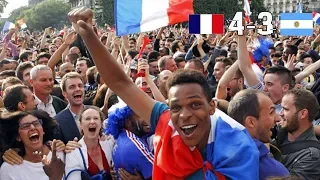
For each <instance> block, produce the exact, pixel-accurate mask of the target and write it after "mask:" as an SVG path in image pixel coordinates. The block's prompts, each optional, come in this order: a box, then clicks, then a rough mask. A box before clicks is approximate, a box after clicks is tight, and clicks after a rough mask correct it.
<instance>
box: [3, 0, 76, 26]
mask: <svg viewBox="0 0 320 180" xmlns="http://www.w3.org/2000/svg"><path fill="white" fill-rule="evenodd" d="M70 10H71V7H70V4H68V3H65V2H64V1H63V0H45V1H42V2H40V3H38V4H36V5H34V6H31V7H23V8H22V9H21V10H20V11H17V12H14V14H12V13H11V15H10V17H9V19H10V20H14V19H15V20H16V19H17V18H18V19H20V18H23V19H24V21H25V23H26V24H27V26H28V28H29V29H31V30H36V29H37V30H43V29H45V28H46V27H59V28H61V27H62V26H63V24H66V23H67V22H69V21H68V17H67V14H68V12H69V11H70ZM18 12H20V14H19V13H18ZM13 22H14V21H13Z"/></svg>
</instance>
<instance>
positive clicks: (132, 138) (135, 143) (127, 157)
mask: <svg viewBox="0 0 320 180" xmlns="http://www.w3.org/2000/svg"><path fill="white" fill-rule="evenodd" d="M112 158H113V162H114V168H115V170H116V173H117V176H118V179H120V178H119V174H118V169H119V168H122V169H124V170H126V171H127V172H129V173H130V174H135V172H134V169H136V170H137V171H139V172H140V173H141V174H142V175H143V177H144V179H148V178H150V177H151V176H152V166H153V160H154V156H153V154H152V153H151V152H150V150H149V149H148V145H147V144H145V143H144V141H143V140H142V139H140V138H139V137H137V136H136V135H135V134H133V133H132V132H130V131H127V130H122V131H121V133H120V134H119V137H118V139H117V141H116V145H115V147H114V150H113V154H112Z"/></svg>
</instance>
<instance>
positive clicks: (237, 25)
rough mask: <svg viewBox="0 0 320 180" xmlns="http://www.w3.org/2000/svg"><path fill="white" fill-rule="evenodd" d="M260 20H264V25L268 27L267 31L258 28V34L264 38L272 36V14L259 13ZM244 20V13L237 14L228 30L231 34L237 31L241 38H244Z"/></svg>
mask: <svg viewBox="0 0 320 180" xmlns="http://www.w3.org/2000/svg"><path fill="white" fill-rule="evenodd" d="M258 19H262V20H263V24H262V25H263V26H265V27H266V28H265V29H263V28H257V30H258V34H260V35H263V36H266V35H270V34H272V33H273V25H272V14H271V13H270V12H261V13H259V16H258ZM242 20H243V16H242V12H237V13H236V14H235V15H234V17H233V20H232V21H231V23H230V25H229V28H228V30H229V31H230V32H235V31H236V32H238V35H239V36H242V35H243V31H244V28H245V27H244V26H243V24H242ZM247 27H249V26H247ZM247 27H246V28H247ZM248 29H251V28H248Z"/></svg>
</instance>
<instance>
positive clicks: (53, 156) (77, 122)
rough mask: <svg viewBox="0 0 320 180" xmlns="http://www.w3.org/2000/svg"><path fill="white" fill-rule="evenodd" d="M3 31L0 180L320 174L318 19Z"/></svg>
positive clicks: (272, 178)
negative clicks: (291, 29)
mask: <svg viewBox="0 0 320 180" xmlns="http://www.w3.org/2000/svg"><path fill="white" fill-rule="evenodd" d="M68 16H69V19H70V21H71V23H72V28H68V27H65V28H64V29H63V30H61V31H58V30H55V29H53V28H50V27H48V28H46V29H45V30H44V32H36V31H35V32H30V31H28V30H21V29H19V28H16V29H11V30H10V31H9V32H8V33H7V34H6V35H5V37H3V39H2V45H1V53H0V83H1V96H0V106H1V112H0V156H1V157H0V159H1V160H0V165H1V167H0V180H34V179H38V180H45V179H49V180H61V179H66V180H80V179H82V180H88V179H97V180H111V179H122V180H131V179H132V180H140V179H141V180H143V179H156V180H158V179H159V180H175V179H177V180H178V179H188V180H200V179H216V180H226V179H232V180H258V179H260V180H276V179H278V180H281V179H292V180H298V179H302V180H303V179H306V180H318V179H320V143H319V141H318V138H319V137H320V113H319V110H320V106H319V103H318V102H319V100H320V78H319V77H320V75H319V73H320V71H319V70H320V26H319V25H315V26H314V33H313V35H312V36H308V37H305V36H303V37H293V36H292V37H283V36H279V33H278V32H277V31H274V33H273V34H272V35H270V36H260V35H258V34H257V32H256V31H255V30H253V29H251V30H245V32H244V35H243V36H238V35H237V33H236V32H228V31H226V32H225V34H219V35H211V34H210V35H193V34H189V33H188V29H187V28H186V27H185V26H184V25H183V24H176V25H173V26H168V27H163V28H161V29H158V30H155V31H151V32H146V33H137V34H132V35H130V36H121V37H119V36H116V35H115V32H114V31H113V30H112V28H110V27H108V26H106V27H105V28H98V27H97V25H96V23H95V20H94V19H93V12H92V11H91V10H90V9H85V8H81V9H75V10H73V11H71V12H70V13H69V14H68Z"/></svg>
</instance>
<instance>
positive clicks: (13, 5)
mask: <svg viewBox="0 0 320 180" xmlns="http://www.w3.org/2000/svg"><path fill="white" fill-rule="evenodd" d="M7 2H8V5H7V7H5V8H4V11H3V13H2V14H1V17H2V18H7V17H9V15H10V12H11V11H12V10H14V9H17V8H19V7H21V6H26V5H28V0H7Z"/></svg>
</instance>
